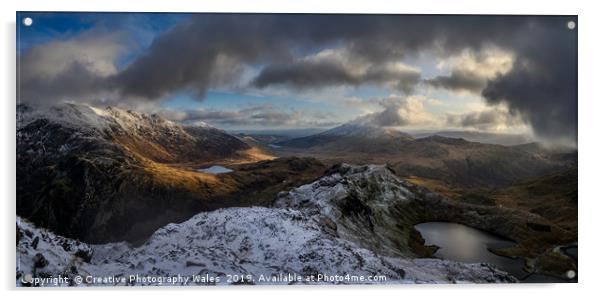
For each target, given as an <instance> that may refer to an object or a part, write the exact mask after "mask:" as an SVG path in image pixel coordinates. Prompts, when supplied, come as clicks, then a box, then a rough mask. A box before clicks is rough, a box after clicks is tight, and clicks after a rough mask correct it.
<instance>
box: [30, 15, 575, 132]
mask: <svg viewBox="0 0 602 299" xmlns="http://www.w3.org/2000/svg"><path fill="white" fill-rule="evenodd" d="M569 20H574V17H564V16H542V17H529V16H419V15H277V14H268V15H265V14H197V15H193V16H191V17H190V18H189V19H187V20H185V21H182V22H180V23H178V24H177V25H175V26H174V27H172V28H171V29H169V30H168V31H166V32H164V33H163V34H161V35H159V36H157V37H156V38H155V40H154V41H153V43H152V44H151V45H150V46H149V48H148V49H146V50H145V51H144V52H143V53H142V54H140V55H138V56H137V57H135V58H134V59H133V60H132V61H131V62H130V63H128V64H126V65H124V66H120V67H119V68H118V67H116V65H117V61H118V59H119V58H120V57H122V55H123V51H124V49H126V48H127V39H125V40H124V38H123V37H119V36H115V35H112V34H109V33H103V34H99V33H90V32H88V33H84V34H83V35H80V36H78V37H75V38H73V39H70V40H63V41H55V42H51V43H48V44H41V45H38V46H34V47H32V48H31V49H29V50H28V51H26V52H24V53H21V54H20V57H19V65H20V67H19V71H18V83H19V87H20V88H19V98H20V99H21V100H22V101H25V102H37V103H53V102H56V101H63V100H65V99H82V98H84V99H86V100H87V101H91V102H103V103H104V102H107V103H111V102H113V103H130V104H135V103H137V102H138V103H140V102H157V101H161V100H163V99H165V98H167V97H169V96H170V95H173V94H175V93H177V92H182V91H187V92H193V93H194V94H196V97H197V98H198V99H199V100H202V99H203V97H204V94H205V93H206V91H207V90H208V89H211V88H218V87H220V86H222V85H224V84H228V83H230V82H232V81H235V80H237V79H239V77H240V74H241V72H242V71H243V70H244V69H245V68H248V67H254V68H258V69H259V72H258V74H257V76H256V77H255V78H252V80H251V81H250V82H249V86H248V88H256V89H262V88H267V87H270V86H272V85H280V86H284V87H288V88H292V89H304V90H305V89H319V88H323V87H328V86H340V85H349V86H359V85H376V86H384V87H387V88H390V89H392V90H393V91H396V92H401V93H405V94H410V93H411V92H412V91H413V90H414V89H415V87H416V85H417V84H419V83H420V82H425V83H426V84H427V85H431V86H433V87H436V88H444V89H450V90H455V91H465V92H471V93H477V94H479V93H480V94H481V95H482V96H483V97H484V99H485V100H486V101H487V102H488V103H490V104H492V105H494V106H495V105H499V104H504V105H507V106H508V107H509V109H510V111H511V112H512V113H513V114H514V115H519V116H520V117H521V118H522V119H523V120H524V121H525V122H526V123H529V124H530V125H531V126H532V127H533V131H534V132H535V133H536V134H537V135H539V136H541V137H544V138H564V139H567V140H576V132H577V130H576V126H577V121H576V120H577V110H576V108H577V104H576V101H577V91H576V87H577V77H576V65H577V63H576V62H577V43H576V41H577V34H576V29H575V30H568V29H567V26H566V24H567V22H568V21H569ZM492 48H495V49H499V51H502V52H503V53H508V55H511V57H512V61H511V63H510V64H511V66H510V67H508V68H507V69H505V70H504V71H503V72H501V71H500V72H496V73H495V74H490V73H489V74H486V75H483V72H481V70H479V69H474V68H473V69H470V68H466V67H463V66H462V64H458V65H456V66H455V67H452V69H451V73H450V74H449V76H438V77H435V78H430V79H424V80H422V78H421V74H420V72H419V71H418V70H417V69H413V68H411V67H407V66H405V65H404V64H402V63H401V61H403V60H404V59H405V58H407V57H408V56H411V55H415V54H417V53H421V52H425V51H426V52H429V53H432V55H433V57H439V58H440V59H447V58H452V57H457V56H461V55H462V53H465V52H466V51H468V52H470V53H474V55H475V57H476V58H477V59H485V60H484V61H485V63H486V62H487V58H486V57H487V56H488V55H485V54H486V53H487V51H490V50H491V49H492ZM327 49H338V51H339V52H340V53H344V55H341V54H338V55H339V56H337V54H336V53H334V54H333V53H331V54H330V55H324V54H323V55H322V56H320V52H324V51H325V50H327ZM335 52H336V51H335ZM479 55H481V56H479ZM483 57H485V58H483ZM485 65H486V64H485ZM402 106H403V105H402ZM397 108H398V107H395V108H388V107H385V110H387V109H389V110H390V111H392V110H391V109H393V110H394V109H397ZM383 117H384V115H383ZM386 119H387V118H386V117H385V118H384V119H383V124H384V123H389V122H390V121H388V120H386ZM392 122H395V121H392ZM400 123H402V121H400Z"/></svg>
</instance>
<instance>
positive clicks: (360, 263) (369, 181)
mask: <svg viewBox="0 0 602 299" xmlns="http://www.w3.org/2000/svg"><path fill="white" fill-rule="evenodd" d="M405 184H407V183H406V182H405V181H402V180H400V179H398V178H397V177H395V176H394V175H392V173H391V172H390V171H388V170H387V169H386V168H385V167H382V166H366V167H352V166H348V165H343V166H341V167H339V168H338V169H333V170H332V171H331V173H330V174H328V175H326V176H324V177H323V178H322V179H320V180H318V181H316V182H314V183H311V184H308V185H304V186H301V187H299V188H296V189H293V190H291V191H290V192H283V193H281V194H280V195H279V196H278V198H277V199H276V201H275V203H274V207H273V208H265V207H250V208H228V209H220V210H216V211H212V212H206V213H200V214H197V215H195V216H194V217H192V218H191V219H189V220H188V221H185V222H183V223H180V224H169V225H167V226H165V227H163V228H161V229H159V230H157V231H156V232H155V233H154V234H153V235H152V236H151V237H150V239H148V240H147V241H146V242H145V243H144V244H143V245H141V246H139V247H132V246H131V245H129V244H127V243H124V242H122V243H110V244H104V245H90V244H86V243H81V242H78V241H76V240H73V239H68V238H64V237H61V236H58V235H56V234H54V233H52V232H50V231H48V230H45V229H39V228H36V227H35V226H34V225H32V224H31V223H29V222H28V221H26V220H24V219H21V218H19V219H18V223H17V259H18V264H17V285H174V284H175V285H207V284H241V283H244V284H322V283H335V284H358V283H360V284H373V283H462V282H470V283H507V282H517V280H516V279H515V278H514V277H512V276H511V275H509V274H507V273H505V272H502V271H500V270H498V269H496V268H494V267H492V266H491V265H488V264H465V263H458V262H451V261H445V260H439V259H422V258H416V256H417V255H416V254H414V253H413V252H412V250H410V249H409V248H408V246H410V245H409V244H408V239H407V238H405V236H407V232H408V231H409V230H408V228H404V227H401V225H402V224H403V219H402V220H399V221H397V222H396V221H392V220H393V218H395V217H398V216H399V215H403V211H404V208H407V210H406V211H407V212H408V214H409V215H408V217H409V218H408V219H410V218H413V217H415V216H413V215H412V213H416V212H413V209H412V208H411V207H412V206H413V205H417V204H418V203H419V202H420V201H421V200H424V199H423V195H419V194H415V193H413V191H411V189H409V188H407V186H406V185H405ZM396 227H397V229H396ZM400 234H401V235H400ZM59 275H60V277H61V278H66V279H62V280H60V279H56V278H57V277H59ZM32 278H36V280H32ZM41 278H55V279H54V280H53V279H46V280H44V279H41Z"/></svg>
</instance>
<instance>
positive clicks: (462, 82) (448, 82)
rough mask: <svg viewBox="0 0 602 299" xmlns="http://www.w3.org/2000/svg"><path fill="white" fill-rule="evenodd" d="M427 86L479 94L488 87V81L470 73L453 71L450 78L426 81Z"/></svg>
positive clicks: (442, 77) (438, 77)
mask: <svg viewBox="0 0 602 299" xmlns="http://www.w3.org/2000/svg"><path fill="white" fill-rule="evenodd" d="M425 82H426V83H427V84H429V85H431V86H433V87H436V88H444V89H450V90H454V91H469V92H473V93H479V92H481V91H482V90H483V88H484V87H485V85H486V80H485V79H484V78H482V77H480V76H477V75H475V74H473V73H470V72H464V71H460V70H454V71H452V73H451V75H449V76H437V77H435V78H433V79H429V80H426V81H425Z"/></svg>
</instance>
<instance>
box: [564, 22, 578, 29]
mask: <svg viewBox="0 0 602 299" xmlns="http://www.w3.org/2000/svg"><path fill="white" fill-rule="evenodd" d="M575 26H577V24H575V21H568V23H566V27H568V28H569V29H570V30H573V29H575Z"/></svg>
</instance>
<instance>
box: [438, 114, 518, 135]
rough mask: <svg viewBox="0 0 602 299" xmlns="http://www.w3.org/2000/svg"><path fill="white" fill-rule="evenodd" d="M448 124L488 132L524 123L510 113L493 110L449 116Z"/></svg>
mask: <svg viewBox="0 0 602 299" xmlns="http://www.w3.org/2000/svg"><path fill="white" fill-rule="evenodd" d="M447 124H448V125H451V126H459V127H468V128H474V129H479V130H485V131H486V130H490V129H494V128H496V127H499V126H516V125H521V124H523V123H522V121H521V120H520V119H519V118H518V117H516V116H515V115H512V114H511V113H508V111H504V110H501V109H495V108H493V109H489V110H484V111H474V112H468V113H464V114H447Z"/></svg>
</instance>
